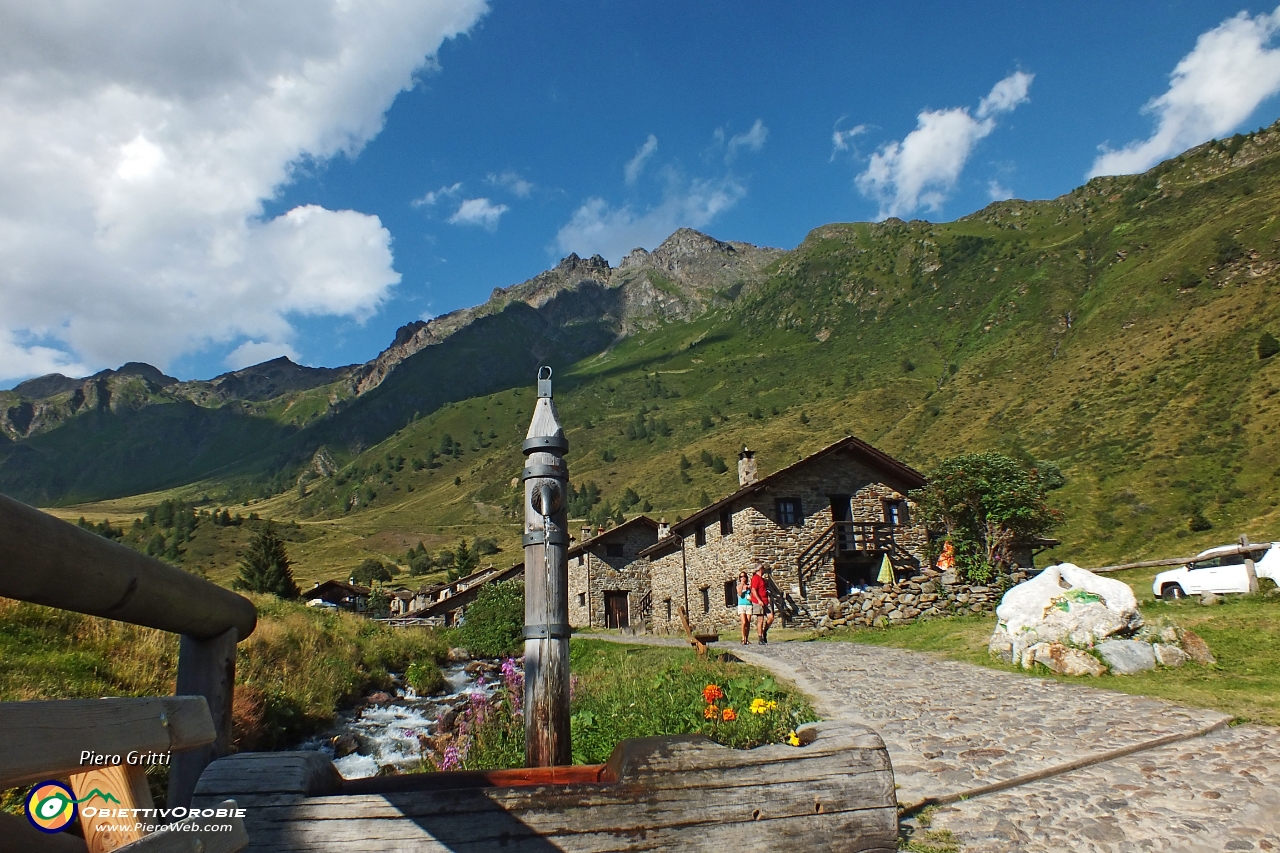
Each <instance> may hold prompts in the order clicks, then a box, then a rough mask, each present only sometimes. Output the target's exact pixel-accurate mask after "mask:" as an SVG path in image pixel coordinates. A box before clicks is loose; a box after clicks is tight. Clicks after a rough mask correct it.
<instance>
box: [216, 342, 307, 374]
mask: <svg viewBox="0 0 1280 853" xmlns="http://www.w3.org/2000/svg"><path fill="white" fill-rule="evenodd" d="M280 356H284V357H285V358H287V359H289V360H290V361H294V362H296V361H297V360H298V352H297V350H295V349H294V348H293V347H291V346H289V345H288V344H283V343H276V342H274V341H245V342H244V343H242V344H241V345H240V346H238V347H236V348H235V349H233V350H232V351H231V352H230V353H228V354H227V357H226V358H225V359H223V361H224V363H225V364H226V365H227V367H230V368H231V369H232V370H240V369H241V368H244V367H249V366H250V365H254V364H261V363H262V362H264V361H270V360H271V359H273V358H279V357H280Z"/></svg>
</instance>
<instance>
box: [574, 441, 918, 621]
mask: <svg viewBox="0 0 1280 853" xmlns="http://www.w3.org/2000/svg"><path fill="white" fill-rule="evenodd" d="M738 476H739V488H738V490H737V491H736V492H734V493H733V494H731V495H729V496H728V497H726V498H724V499H723V500H721V501H717V502H716V503H713V504H711V505H710V506H708V507H707V508H705V509H703V510H701V511H700V512H698V513H695V514H694V515H692V516H690V517H689V518H687V519H684V520H683V521H680V522H677V523H676V524H675V525H673V526H672V527H671V529H670V532H669V533H668V534H667V535H666V536H664V537H663V538H662V539H661V540H659V541H658V542H657V543H655V544H654V545H652V546H650V547H648V548H646V549H645V550H643V551H641V552H640V555H641V556H642V557H647V558H648V560H649V561H650V567H649V574H650V584H651V590H652V591H651V596H652V618H651V621H652V625H653V627H654V630H655V631H659V632H664V631H666V632H677V631H679V630H681V628H680V619H679V607H680V605H682V604H683V605H684V606H685V607H686V608H687V610H688V613H689V617H690V620H691V622H692V623H693V625H694V627H695V628H697V629H699V630H716V629H722V628H731V627H733V626H734V625H736V624H737V613H736V605H737V595H736V583H737V578H738V573H739V572H740V571H743V570H746V571H747V572H750V571H751V566H752V565H753V564H754V563H756V562H760V563H763V564H764V566H765V569H766V575H767V576H768V577H769V578H770V580H771V582H772V584H773V594H774V596H775V597H777V598H781V599H782V601H783V607H784V611H785V616H786V621H787V622H789V623H791V624H801V625H816V624H817V621H818V620H819V619H820V618H821V616H822V615H824V614H825V613H826V611H827V605H828V603H829V602H831V601H833V600H836V599H838V598H839V597H843V596H847V595H849V594H851V593H852V592H854V591H856V590H860V589H864V588H867V587H870V586H874V585H875V584H876V578H877V575H878V574H879V573H880V570H881V567H882V564H883V560H884V558H885V557H886V556H887V557H888V558H889V562H890V564H891V566H892V568H893V571H894V573H895V577H903V578H905V577H909V576H912V575H915V574H917V572H918V571H919V569H920V568H921V566H922V565H923V564H924V563H925V561H926V554H925V549H926V546H927V544H928V532H927V530H926V529H925V527H924V525H923V524H920V523H919V522H918V521H917V519H916V512H915V509H916V508H915V505H914V502H913V501H912V500H911V498H910V497H909V492H910V491H911V490H912V489H918V488H920V487H922V486H924V485H925V478H924V476H923V475H922V474H920V472H918V471H916V470H914V469H913V468H910V467H908V466H907V465H904V464H903V463H901V462H899V461H898V460H896V459H894V458H893V457H891V456H889V455H888V454H886V453H882V452H881V451H879V450H877V449H875V448H874V447H872V446H871V445H869V444H867V443H866V442H864V441H861V440H859V439H857V438H854V437H853V436H848V437H846V438H843V439H841V440H840V441H837V442H835V443H834V444H831V445H829V446H828V447H825V448H823V449H822V450H819V451H818V452H817V453H814V454H812V455H810V456H807V457H805V458H804V459H801V460H800V461H799V462H796V463H795V464H793V465H789V466H787V467H785V468H783V469H781V470H780V471H777V472H775V473H773V474H771V475H769V476H768V477H764V478H757V476H756V460H755V454H754V453H753V452H752V451H750V450H744V451H743V452H742V453H741V454H739V459H738ZM664 532H666V531H664ZM570 604H571V606H572V602H570Z"/></svg>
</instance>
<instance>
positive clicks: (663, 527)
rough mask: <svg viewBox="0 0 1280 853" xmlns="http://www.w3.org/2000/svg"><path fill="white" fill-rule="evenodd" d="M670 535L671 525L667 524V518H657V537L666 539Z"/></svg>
mask: <svg viewBox="0 0 1280 853" xmlns="http://www.w3.org/2000/svg"><path fill="white" fill-rule="evenodd" d="M670 535H671V525H670V524H667V519H666V517H665V516H663V517H662V518H660V519H658V539H659V540H662V539H666V538H667V537H668V536H670Z"/></svg>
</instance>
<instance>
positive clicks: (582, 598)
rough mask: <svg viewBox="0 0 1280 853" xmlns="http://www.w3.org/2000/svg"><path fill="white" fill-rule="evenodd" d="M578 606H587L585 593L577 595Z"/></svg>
mask: <svg viewBox="0 0 1280 853" xmlns="http://www.w3.org/2000/svg"><path fill="white" fill-rule="evenodd" d="M578 606H579V607H586V606H587V594H586V593H585V592H580V593H578Z"/></svg>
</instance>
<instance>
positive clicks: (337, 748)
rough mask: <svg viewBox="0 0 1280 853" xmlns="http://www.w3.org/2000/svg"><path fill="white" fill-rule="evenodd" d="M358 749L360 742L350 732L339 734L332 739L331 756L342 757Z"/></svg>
mask: <svg viewBox="0 0 1280 853" xmlns="http://www.w3.org/2000/svg"><path fill="white" fill-rule="evenodd" d="M359 749H360V742H359V741H358V740H356V736H355V735H353V734H351V733H350V732H346V733H344V734H340V735H338V736H337V737H335V738H334V739H333V757H334V758H344V757H346V756H348V755H350V754H351V753H353V752H356V751H357V750H359Z"/></svg>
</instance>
